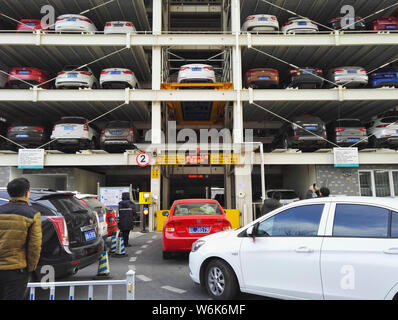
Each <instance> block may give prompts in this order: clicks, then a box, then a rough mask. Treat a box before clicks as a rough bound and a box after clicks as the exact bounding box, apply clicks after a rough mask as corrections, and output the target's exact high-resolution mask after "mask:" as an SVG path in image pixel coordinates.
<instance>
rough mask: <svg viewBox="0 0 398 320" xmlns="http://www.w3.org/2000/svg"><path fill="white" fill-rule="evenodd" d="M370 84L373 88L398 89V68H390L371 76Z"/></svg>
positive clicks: (380, 70) (379, 70)
mask: <svg viewBox="0 0 398 320" xmlns="http://www.w3.org/2000/svg"><path fill="white" fill-rule="evenodd" d="M369 84H370V86H371V87H372V88H381V87H395V88H398V67H396V66H388V67H385V68H381V69H378V70H376V71H375V72H373V73H371V74H370V77H369Z"/></svg>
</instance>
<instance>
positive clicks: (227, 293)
mask: <svg viewBox="0 0 398 320" xmlns="http://www.w3.org/2000/svg"><path fill="white" fill-rule="evenodd" d="M204 281H205V286H206V289H207V292H208V293H209V294H210V295H211V297H212V298H214V299H217V300H229V299H233V298H234V297H235V296H236V295H237V293H238V291H239V284H238V280H237V279H236V276H235V273H234V271H233V270H232V268H231V267H230V266H229V265H228V264H227V263H226V262H224V261H222V260H213V261H211V262H210V263H209V265H208V266H207V267H206V272H205V278H204Z"/></svg>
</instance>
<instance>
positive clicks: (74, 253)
mask: <svg viewBox="0 0 398 320" xmlns="http://www.w3.org/2000/svg"><path fill="white" fill-rule="evenodd" d="M8 200H9V195H8V193H7V191H6V190H5V189H0V205H1V204H5V203H7V202H8ZM29 202H30V205H31V206H32V207H33V208H34V209H35V210H37V211H39V212H40V214H41V224H42V234H43V239H42V249H41V254H40V260H39V264H38V267H37V269H36V271H35V272H34V274H33V275H34V277H36V279H37V280H40V279H41V277H42V276H43V274H41V270H42V267H43V266H48V265H50V266H52V267H53V268H54V272H55V274H54V275H55V278H63V277H66V276H69V275H72V274H75V273H76V272H77V271H78V270H81V269H83V268H85V267H87V266H89V265H91V264H93V263H97V262H98V260H99V258H100V256H101V254H102V252H103V250H104V241H103V240H102V238H101V237H98V230H97V228H98V227H97V225H96V222H95V218H94V215H93V214H92V212H91V210H87V208H86V207H85V206H83V204H82V203H81V202H80V201H78V200H77V199H76V198H75V197H74V195H73V194H72V193H69V192H55V191H44V190H36V189H31V195H30V199H29Z"/></svg>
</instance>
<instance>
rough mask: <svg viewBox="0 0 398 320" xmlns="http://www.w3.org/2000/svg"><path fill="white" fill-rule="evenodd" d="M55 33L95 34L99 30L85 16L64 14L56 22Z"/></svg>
mask: <svg viewBox="0 0 398 320" xmlns="http://www.w3.org/2000/svg"><path fill="white" fill-rule="evenodd" d="M55 31H56V32H61V31H81V32H95V31H97V28H96V26H95V25H94V23H93V22H92V21H91V20H90V19H89V18H87V17H85V16H82V15H79V14H64V15H62V16H59V17H58V18H57V20H56V22H55Z"/></svg>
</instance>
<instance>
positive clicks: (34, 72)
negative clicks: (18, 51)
mask: <svg viewBox="0 0 398 320" xmlns="http://www.w3.org/2000/svg"><path fill="white" fill-rule="evenodd" d="M9 74H10V75H9V76H8V86H9V87H10V88H22V89H26V88H29V87H30V86H29V84H28V83H30V84H33V85H39V84H41V83H43V82H47V81H48V80H50V76H49V74H48V73H47V72H46V71H43V70H40V69H38V68H30V67H20V68H12V69H11V71H10V72H9ZM21 80H23V81H21ZM42 87H43V88H44V89H48V88H49V87H50V83H49V82H47V83H45V84H44V85H43V86H42Z"/></svg>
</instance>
